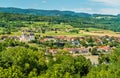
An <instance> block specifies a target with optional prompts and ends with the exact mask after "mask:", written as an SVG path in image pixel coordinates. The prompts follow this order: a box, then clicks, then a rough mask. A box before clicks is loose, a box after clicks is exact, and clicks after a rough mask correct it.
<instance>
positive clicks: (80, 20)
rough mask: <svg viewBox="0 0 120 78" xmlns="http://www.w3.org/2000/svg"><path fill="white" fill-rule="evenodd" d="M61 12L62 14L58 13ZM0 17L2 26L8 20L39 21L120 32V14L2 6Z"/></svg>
mask: <svg viewBox="0 0 120 78" xmlns="http://www.w3.org/2000/svg"><path fill="white" fill-rule="evenodd" d="M60 13H61V15H58V14H60ZM42 14H43V15H42ZM36 15H38V16H36ZM39 15H40V16H39ZM77 15H78V16H77ZM87 15H88V16H87ZM0 18H1V19H0V26H3V27H4V26H6V24H7V23H8V21H37V22H51V23H55V24H60V23H65V24H69V25H71V26H73V27H77V28H99V29H105V30H112V31H116V32H120V15H117V16H114V15H100V14H93V15H90V14H83V16H82V14H81V15H80V13H75V12H71V11H55V10H53V11H51V10H49V11H47V10H32V9H18V8H0Z"/></svg>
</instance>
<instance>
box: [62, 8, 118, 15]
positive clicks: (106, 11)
mask: <svg viewBox="0 0 120 78" xmlns="http://www.w3.org/2000/svg"><path fill="white" fill-rule="evenodd" d="M61 10H62V11H66V10H68V11H74V12H79V13H80V12H84V13H90V14H110V15H117V14H120V9H117V8H116V9H114V8H101V9H98V10H95V9H92V8H76V9H75V8H74V9H65V8H62V9H61Z"/></svg>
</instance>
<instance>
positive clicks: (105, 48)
mask: <svg viewBox="0 0 120 78" xmlns="http://www.w3.org/2000/svg"><path fill="white" fill-rule="evenodd" d="M93 48H94V47H87V48H86V47H80V48H64V49H49V50H48V52H50V53H51V54H53V55H54V54H56V53H57V52H58V51H60V50H65V51H68V52H69V53H71V54H81V55H90V52H91V50H92V49H93ZM111 49H112V48H111V47H109V46H98V47H97V51H99V52H107V53H109V52H110V50H111Z"/></svg>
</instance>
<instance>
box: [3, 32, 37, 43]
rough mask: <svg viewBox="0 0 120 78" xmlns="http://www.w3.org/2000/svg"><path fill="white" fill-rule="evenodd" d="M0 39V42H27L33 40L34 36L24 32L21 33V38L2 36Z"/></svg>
mask: <svg viewBox="0 0 120 78" xmlns="http://www.w3.org/2000/svg"><path fill="white" fill-rule="evenodd" d="M1 39H2V40H6V39H13V40H18V41H23V42H28V41H31V40H35V35H34V33H32V32H29V33H27V34H26V33H25V32H22V35H21V36H2V37H1Z"/></svg>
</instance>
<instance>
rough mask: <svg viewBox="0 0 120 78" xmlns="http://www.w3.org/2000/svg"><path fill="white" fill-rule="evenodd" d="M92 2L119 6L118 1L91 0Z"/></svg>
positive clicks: (119, 2)
mask: <svg viewBox="0 0 120 78" xmlns="http://www.w3.org/2000/svg"><path fill="white" fill-rule="evenodd" d="M91 1H94V2H100V3H103V4H105V5H109V6H120V0H91Z"/></svg>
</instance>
